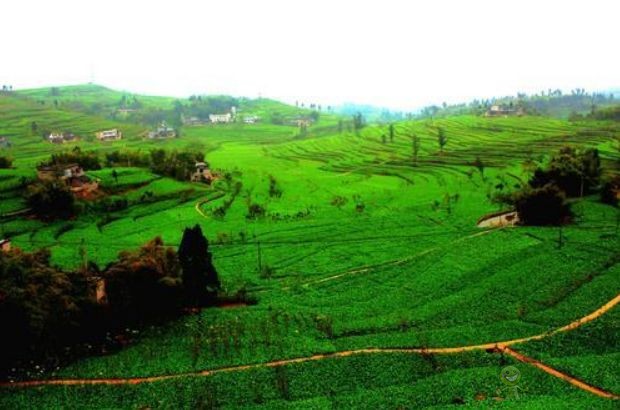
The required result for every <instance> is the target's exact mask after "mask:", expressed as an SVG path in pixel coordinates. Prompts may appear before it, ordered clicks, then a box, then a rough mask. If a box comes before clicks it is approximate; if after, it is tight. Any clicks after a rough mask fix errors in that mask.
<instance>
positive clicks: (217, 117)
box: [209, 112, 233, 124]
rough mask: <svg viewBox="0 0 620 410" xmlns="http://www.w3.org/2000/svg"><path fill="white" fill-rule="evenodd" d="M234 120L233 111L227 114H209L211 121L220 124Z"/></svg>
mask: <svg viewBox="0 0 620 410" xmlns="http://www.w3.org/2000/svg"><path fill="white" fill-rule="evenodd" d="M232 120H233V115H232V114H231V113H229V112H228V113H226V114H209V121H210V122H211V123H213V124H218V123H225V124H227V123H229V122H232Z"/></svg>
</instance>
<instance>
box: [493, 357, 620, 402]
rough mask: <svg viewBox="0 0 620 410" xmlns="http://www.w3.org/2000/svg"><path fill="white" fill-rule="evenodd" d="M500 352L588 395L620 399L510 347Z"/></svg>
mask: <svg viewBox="0 0 620 410" xmlns="http://www.w3.org/2000/svg"><path fill="white" fill-rule="evenodd" d="M499 350H500V351H501V352H504V353H506V354H508V355H510V356H512V357H514V358H515V359H517V360H518V361H520V362H523V363H527V364H531V365H532V366H534V367H537V368H539V369H540V370H542V371H543V372H545V373H548V374H550V375H552V376H554V377H557V378H559V379H562V380H564V381H566V382H568V383H570V384H572V385H573V386H575V387H578V388H580V389H581V390H585V391H587V392H588V393H592V394H595V395H597V396H599V397H603V398H605V399H620V396H618V395H617V394H614V393H610V392H608V391H606V390H603V389H601V388H599V387H596V386H592V385H590V384H588V383H586V382H583V381H581V380H579V379H577V378H575V377H573V376H570V375H568V374H566V373H563V372H561V371H559V370H556V369H554V368H553V367H551V366H549V365H546V364H544V363H543V362H540V361H538V360H536V359H534V358H531V357H529V356H526V355H524V354H522V353H519V352H517V351H516V350H513V349H511V348H509V347H499Z"/></svg>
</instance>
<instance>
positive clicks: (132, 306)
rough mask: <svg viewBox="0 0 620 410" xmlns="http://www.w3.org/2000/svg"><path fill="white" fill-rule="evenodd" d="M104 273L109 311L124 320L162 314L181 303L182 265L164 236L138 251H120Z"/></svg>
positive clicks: (172, 310)
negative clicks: (164, 240) (167, 244)
mask: <svg viewBox="0 0 620 410" xmlns="http://www.w3.org/2000/svg"><path fill="white" fill-rule="evenodd" d="M103 277H104V278H105V280H106V291H107V299H108V304H109V309H110V312H111V314H112V316H113V317H116V318H119V319H120V318H123V319H122V321H123V322H131V323H135V322H138V323H140V322H145V321H148V319H149V318H151V319H152V318H160V317H162V315H166V314H170V313H172V312H176V311H177V310H178V309H179V307H180V306H181V305H182V299H181V265H180V264H179V260H178V259H177V254H176V252H175V251H174V250H173V249H171V248H170V247H166V246H165V245H164V242H163V241H162V240H161V238H155V239H153V240H151V241H149V242H148V243H146V244H145V245H143V246H142V247H140V248H139V249H138V250H136V251H122V252H120V253H119V256H118V260H117V261H116V262H114V263H111V264H110V265H109V266H108V267H107V268H106V270H105V272H104V273H103ZM117 320H118V319H117Z"/></svg>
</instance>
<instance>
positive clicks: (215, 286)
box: [178, 225, 220, 306]
mask: <svg viewBox="0 0 620 410" xmlns="http://www.w3.org/2000/svg"><path fill="white" fill-rule="evenodd" d="M178 255H179V262H180V263H181V269H182V272H183V274H182V277H183V288H184V290H185V294H186V298H187V300H186V301H187V303H188V304H190V305H194V306H195V305H201V304H208V303H212V302H213V299H214V297H215V296H216V294H217V291H218V290H219V289H220V280H219V278H218V275H217V271H216V270H215V266H213V262H212V260H211V258H212V256H211V253H210V252H209V241H208V240H207V238H206V237H205V236H204V235H203V233H202V229H201V228H200V225H195V226H194V227H193V228H185V231H184V232H183V239H181V245H180V246H179V251H178Z"/></svg>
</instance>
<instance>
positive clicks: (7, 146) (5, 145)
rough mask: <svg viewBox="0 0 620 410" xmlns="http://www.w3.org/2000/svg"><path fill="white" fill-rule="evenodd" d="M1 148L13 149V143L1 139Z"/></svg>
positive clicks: (4, 138)
mask: <svg viewBox="0 0 620 410" xmlns="http://www.w3.org/2000/svg"><path fill="white" fill-rule="evenodd" d="M0 148H11V141H9V139H8V138H7V137H0Z"/></svg>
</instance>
